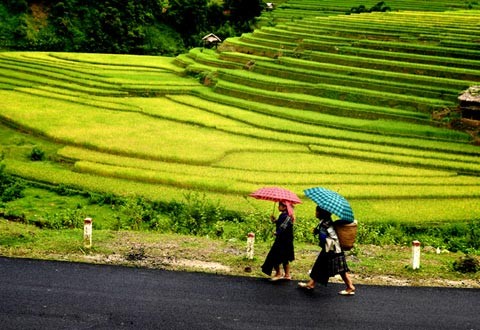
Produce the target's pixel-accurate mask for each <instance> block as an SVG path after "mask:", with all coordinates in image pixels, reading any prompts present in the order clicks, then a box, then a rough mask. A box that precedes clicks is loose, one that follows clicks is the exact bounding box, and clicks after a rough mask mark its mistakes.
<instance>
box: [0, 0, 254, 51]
mask: <svg viewBox="0 0 480 330" xmlns="http://www.w3.org/2000/svg"><path fill="white" fill-rule="evenodd" d="M261 4H262V2H261V0H226V2H225V3H224V4H223V5H222V4H221V3H218V2H215V1H211V0H104V1H91V0H61V1H59V0H37V1H35V0H29V1H26V0H4V1H3V2H2V3H0V18H1V20H0V32H2V33H1V34H0V47H2V48H10V49H18V50H51V51H71V52H102V53H130V54H158V55H177V54H179V53H182V52H184V51H185V49H186V48H191V47H196V46H199V45H200V44H201V40H202V37H203V36H204V35H205V34H208V33H215V34H217V35H219V36H220V37H221V38H222V39H225V38H227V37H229V36H233V35H239V34H240V33H242V32H245V31H249V30H250V29H251V28H250V25H251V24H250V23H251V22H253V20H254V17H255V16H258V15H260V12H261V9H262V5H261ZM226 9H228V11H229V13H230V15H225V14H224V11H225V10H226Z"/></svg>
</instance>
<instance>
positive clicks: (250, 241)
mask: <svg viewBox="0 0 480 330" xmlns="http://www.w3.org/2000/svg"><path fill="white" fill-rule="evenodd" d="M254 244H255V233H251V232H250V233H248V235H247V258H248V259H250V260H252V259H253V254H254Z"/></svg>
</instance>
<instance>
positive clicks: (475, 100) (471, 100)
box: [458, 86, 480, 120]
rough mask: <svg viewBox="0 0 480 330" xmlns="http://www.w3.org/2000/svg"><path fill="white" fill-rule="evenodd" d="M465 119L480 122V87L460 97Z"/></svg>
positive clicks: (470, 89)
mask: <svg viewBox="0 0 480 330" xmlns="http://www.w3.org/2000/svg"><path fill="white" fill-rule="evenodd" d="M458 100H459V101H460V110H461V112H462V117H463V118H468V119H474V120H480V86H472V87H470V88H469V89H467V90H466V91H464V92H463V94H462V95H460V96H459V97H458Z"/></svg>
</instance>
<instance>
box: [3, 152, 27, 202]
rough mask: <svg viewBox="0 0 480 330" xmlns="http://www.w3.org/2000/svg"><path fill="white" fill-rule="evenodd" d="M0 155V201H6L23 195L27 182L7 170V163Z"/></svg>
mask: <svg viewBox="0 0 480 330" xmlns="http://www.w3.org/2000/svg"><path fill="white" fill-rule="evenodd" d="M2 159H3V155H2V156H1V157H0V202H3V203H6V202H10V201H13V200H15V199H17V198H22V197H23V190H24V189H25V184H24V182H23V181H22V180H19V179H16V178H14V177H12V176H11V175H9V174H7V173H6V172H5V164H4V163H3V162H2Z"/></svg>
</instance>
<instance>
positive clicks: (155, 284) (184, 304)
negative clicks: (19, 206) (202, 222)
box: [0, 257, 480, 330]
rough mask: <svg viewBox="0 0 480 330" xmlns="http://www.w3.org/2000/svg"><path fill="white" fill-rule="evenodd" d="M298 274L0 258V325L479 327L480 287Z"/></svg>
mask: <svg viewBox="0 0 480 330" xmlns="http://www.w3.org/2000/svg"><path fill="white" fill-rule="evenodd" d="M296 283H297V282H296V281H292V282H283V283H270V282H268V281H267V280H265V279H263V278H247V277H232V276H220V275H211V274H202V273H184V272H171V271H162V270H148V269H139V268H127V267H119V266H101V265H89V264H80V263H67V262H53V261H38V260H30V259H10V258H2V257H0V329H2V330H7V329H137V330H141V329H166V330H167V329H186V330H194V329H222V330H223V329H275V330H278V329H358V330H360V329H409V330H411V329H422V330H425V329H435V330H440V329H449V330H452V329H465V330H467V329H476V330H479V329H480V290H478V289H447V288H412V287H386V286H366V285H357V294H356V295H355V296H350V297H343V296H339V295H338V294H337V291H339V290H340V289H342V286H341V285H340V284H330V285H329V286H328V287H326V288H325V287H318V288H317V289H316V290H315V292H313V293H305V292H303V291H302V290H300V289H297V288H296Z"/></svg>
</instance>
